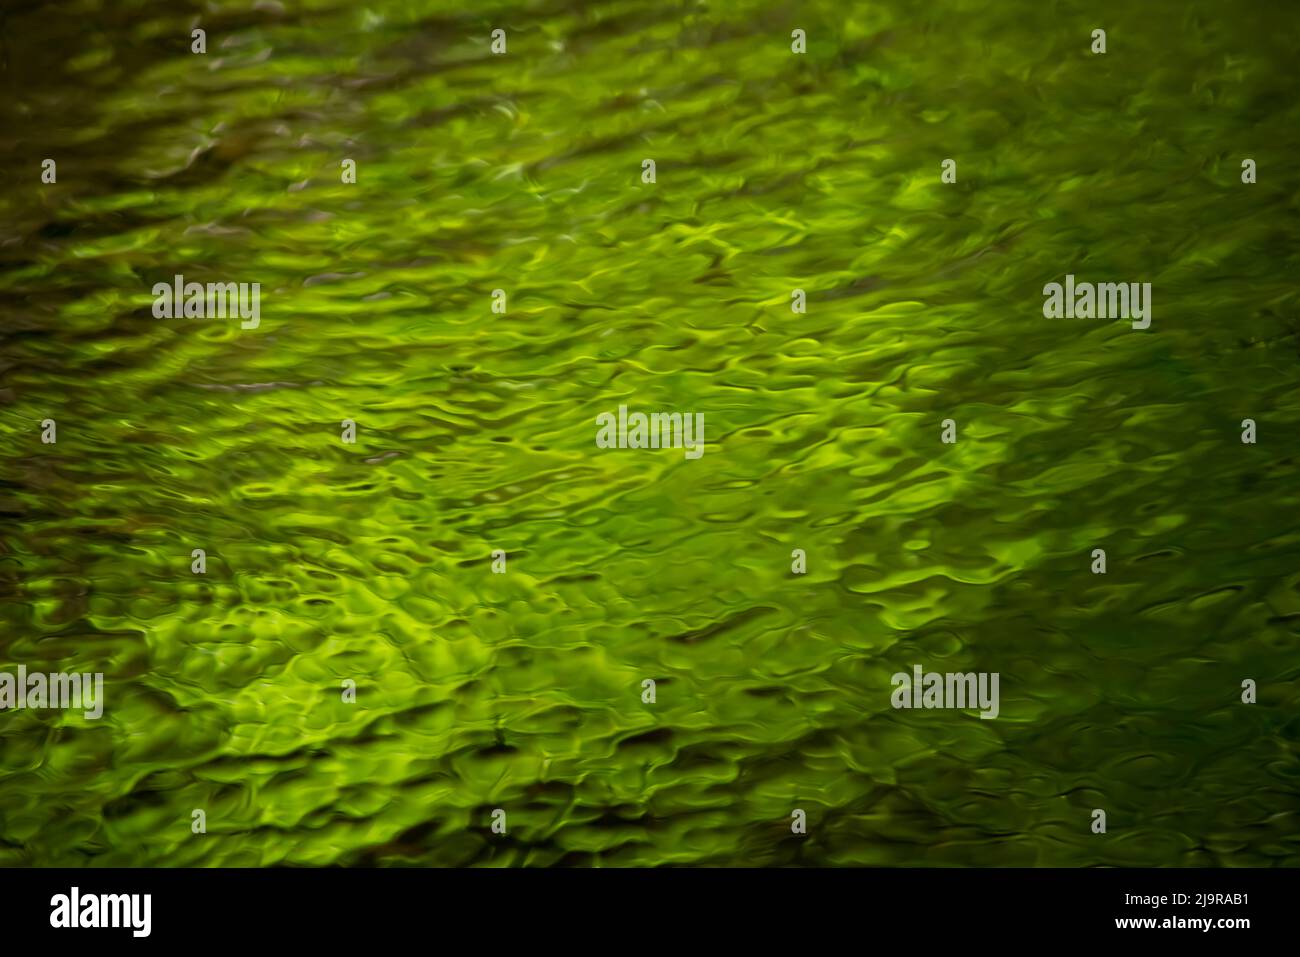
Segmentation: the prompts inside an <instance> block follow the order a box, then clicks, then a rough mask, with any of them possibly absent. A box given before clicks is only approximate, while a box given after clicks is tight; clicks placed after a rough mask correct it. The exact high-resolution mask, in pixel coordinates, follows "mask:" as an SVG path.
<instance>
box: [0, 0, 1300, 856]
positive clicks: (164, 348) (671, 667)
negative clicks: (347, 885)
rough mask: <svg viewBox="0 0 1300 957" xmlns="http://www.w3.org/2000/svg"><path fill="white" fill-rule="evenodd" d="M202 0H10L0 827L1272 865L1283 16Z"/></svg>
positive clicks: (1278, 777)
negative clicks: (652, 174)
mask: <svg viewBox="0 0 1300 957" xmlns="http://www.w3.org/2000/svg"><path fill="white" fill-rule="evenodd" d="M222 9H223V10H224V11H225V12H221V13H213V12H211V10H209V9H207V8H200V6H199V5H197V4H175V3H161V2H129V0H114V2H112V3H108V2H104V3H102V4H101V3H94V2H86V3H81V4H76V5H72V7H71V9H68V8H67V7H64V8H62V9H61V12H55V9H54V8H53V7H46V6H44V5H40V4H34V3H27V4H22V5H19V6H17V7H15V8H10V9H8V10H7V11H6V13H5V14H3V19H0V36H2V37H3V41H2V43H0V62H3V65H4V70H3V76H4V81H5V90H6V96H5V97H4V98H3V104H2V105H0V151H2V154H3V155H2V160H3V162H0V166H2V167H3V176H4V190H3V199H2V200H0V203H2V206H0V210H2V212H3V215H2V216H0V222H2V223H3V227H2V230H0V270H2V272H0V325H2V327H3V328H2V329H0V523H2V524H0V532H2V535H0V595H2V596H3V601H2V603H0V670H2V671H7V672H13V671H15V670H16V668H17V667H18V666H19V665H25V666H26V667H27V669H28V670H29V671H36V670H40V671H46V672H49V671H84V672H94V671H101V672H103V673H104V675H105V697H106V702H105V712H104V716H103V718H102V719H100V720H98V721H95V720H88V719H86V718H84V717H83V715H82V714H81V713H80V711H62V710H53V709H48V710H30V709H27V710H11V711H5V712H0V864H5V865H74V866H75V865H270V864H293V865H325V864H349V865H368V864H421V865H469V864H475V865H494V866H501V865H550V864H564V865H604V866H616V865H682V864H709V865H770V864H819V865H850V864H871V865H944V866H947V865H968V864H977V865H1097V864H1100V865H1233V866H1236V865H1274V864H1289V865H1295V864H1297V863H1300V842H1298V841H1297V837H1296V835H1297V833H1298V832H1300V828H1298V827H1297V823H1298V822H1297V808H1298V807H1300V804H1298V802H1297V786H1298V784H1300V768H1298V765H1297V760H1296V751H1297V739H1298V738H1300V724H1298V723H1297V718H1296V714H1297V704H1298V703H1300V682H1298V680H1297V679H1298V675H1300V664H1298V659H1297V654H1296V651H1297V641H1296V640H1297V633H1298V631H1300V523H1298V522H1297V515H1298V514H1300V513H1298V512H1297V505H1298V504H1300V482H1298V481H1297V478H1298V477H1300V469H1298V468H1297V462H1296V451H1297V448H1298V446H1297V439H1298V438H1300V376H1298V375H1297V362H1298V360H1300V321H1298V320H1297V318H1296V307H1297V295H1296V285H1295V277H1296V275H1297V265H1298V260H1300V253H1298V246H1297V236H1298V235H1300V231H1298V228H1297V227H1298V225H1300V222H1298V220H1297V195H1298V194H1297V185H1296V184H1297V182H1298V181H1300V179H1298V176H1300V174H1298V173H1297V157H1300V98H1297V96H1296V92H1297V89H1296V87H1297V84H1296V73H1295V63H1294V60H1295V40H1296V36H1297V26H1298V25H1300V10H1296V9H1294V8H1288V7H1287V6H1286V5H1283V4H1256V3H1235V4H1222V3H1208V2H1200V0H1193V2H1188V0H1181V2H1159V3H1144V4H1132V3H1127V2H1106V3H1089V4H1083V3H1046V2H1044V3H1019V4H1011V3H1000V4H981V3H961V2H945V3H942V4H914V3H903V2H898V0H895V2H888V3H872V4H851V5H850V4H844V3H835V2H808V3H802V4H784V3H777V2H774V0H757V2H727V3H720V2H713V3H671V2H667V0H664V2H608V3H582V4H578V3H572V2H567V0H565V2H561V0H544V2H538V3H524V2H519V0H512V2H507V3H475V4H469V3H466V4H453V3H448V2H423V3H416V2H411V3H362V4H339V3H309V4H302V5H298V4H288V3H286V4H284V5H283V6H281V5H280V4H276V3H265V4H261V5H259V6H257V7H254V6H253V5H251V4H228V5H224V6H223V8H222ZM196 23H197V24H198V25H201V26H203V27H204V28H205V29H206V30H207V33H208V37H207V43H208V52H207V53H206V55H194V54H191V53H190V52H189V43H190V39H189V37H190V30H191V28H192V27H193V26H194V25H195V24H196ZM496 27H502V28H504V29H506V30H507V35H508V52H507V53H506V54H505V55H504V56H494V55H492V54H491V53H490V51H489V48H488V44H489V34H490V32H491V30H492V29H493V28H496ZM1097 27H1101V28H1104V29H1106V31H1107V43H1108V51H1107V53H1105V54H1104V55H1093V54H1092V53H1091V52H1090V50H1089V46H1090V42H1091V40H1090V34H1091V31H1092V30H1093V29H1094V28H1097ZM795 28H800V29H803V30H805V31H807V36H808V51H807V53H806V54H804V55H795V54H792V53H791V52H790V33H791V30H793V29H795ZM46 157H52V158H55V159H56V161H57V164H58V166H57V172H58V179H57V182H56V183H55V184H52V185H43V184H42V183H41V181H40V170H41V160H42V159H43V158H46ZM1246 157H1250V158H1253V159H1254V160H1255V161H1256V163H1257V164H1258V182H1257V183H1256V184H1254V185H1245V184H1243V183H1242V182H1241V160H1242V159H1243V158H1246ZM344 158H351V159H353V160H355V161H356V164H357V181H356V183H355V184H345V183H342V182H341V181H340V180H341V176H340V164H341V161H342V160H343V159H344ZM647 158H650V159H654V160H655V161H656V164H657V181H656V182H655V183H654V184H652V185H651V184H644V183H642V181H641V164H642V160H643V159H647ZM946 158H953V159H955V160H956V161H957V164H958V167H957V176H958V180H957V182H956V183H955V184H947V185H946V184H942V183H941V182H940V163H941V162H942V161H943V160H944V159H946ZM176 273H182V274H184V276H185V278H186V279H187V280H193V281H199V282H250V283H251V282H259V283H261V323H260V326H259V327H258V328H257V329H254V330H243V329H240V327H239V323H238V322H237V321H233V320H229V319H225V320H222V319H155V318H154V316H153V313H152V305H153V296H152V293H151V287H152V286H153V284H154V283H156V282H160V281H161V282H169V281H170V280H171V278H172V276H173V275H174V274H176ZM1067 273H1072V274H1074V275H1075V276H1076V277H1077V278H1078V279H1079V280H1081V281H1083V280H1087V281H1093V282H1103V281H1115V282H1120V281H1123V282H1129V281H1134V282H1137V281H1143V282H1150V283H1152V285H1153V297H1152V307H1153V308H1152V323H1151V327H1150V329H1147V330H1145V331H1139V330H1134V329H1132V328H1130V325H1129V323H1128V322H1125V321H1121V320H1099V319H1098V320H1086V319H1078V320H1049V319H1045V318H1044V317H1043V314H1042V305H1043V295H1042V288H1043V285H1044V284H1045V283H1048V282H1053V281H1056V282H1062V281H1063V280H1064V277H1065V275H1066V274H1067ZM498 288H500V289H503V290H504V291H505V292H506V293H507V296H508V306H507V310H506V313H505V314H504V315H498V314H494V313H493V312H492V310H491V294H492V291H493V290H494V289H498ZM795 288H801V289H804V290H806V291H807V300H808V302H807V312H806V314H796V313H794V312H792V311H791V308H790V294H791V290H793V289H795ZM619 404H626V405H628V406H629V408H631V409H632V410H634V411H635V410H640V411H645V412H651V411H681V412H700V413H704V415H705V420H706V433H705V438H706V442H707V447H706V450H705V452H704V454H703V456H702V457H701V458H699V459H697V460H688V459H686V458H685V457H684V456H683V454H682V451H681V450H653V451H635V450H617V449H615V450H605V449H599V448H597V447H596V446H595V442H594V439H595V432H596V426H595V417H596V416H597V415H598V414H600V413H602V412H607V411H614V410H616V409H617V407H618V406H619ZM47 418H52V419H54V420H55V421H56V423H57V444H53V445H48V444H43V443H42V442H41V422H42V420H44V419H47ZM947 418H952V419H954V420H955V421H956V423H957V428H958V441H957V443H956V444H955V445H945V444H943V443H941V442H940V427H941V426H940V423H941V422H942V420H944V419H947ZM1244 418H1252V419H1254V420H1256V422H1257V425H1258V436H1259V440H1258V443H1257V444H1255V445H1245V444H1242V442H1241V438H1240V436H1241V420H1242V419H1244ZM345 419H352V420H354V421H355V422H356V423H357V429H358V433H357V442H356V444H355V445H348V444H345V443H343V442H342V441H341V440H340V430H341V423H342V421H343V420H345ZM195 548H202V549H205V550H206V552H207V556H208V558H207V561H208V566H207V573H206V575H202V576H200V575H195V574H192V572H191V569H190V563H191V557H190V555H191V550H192V549H195ZM796 548H797V549H803V550H805V551H806V554H807V562H808V566H807V574H805V575H796V574H792V572H791V553H792V551H793V550H794V549H796ZM1094 548H1104V549H1106V552H1107V555H1108V570H1107V573H1106V574H1105V575H1104V576H1102V575H1093V574H1092V573H1091V572H1090V570H1089V568H1090V564H1091V552H1092V549H1094ZM494 549H503V550H504V551H505V552H506V553H507V555H508V559H507V570H506V573H505V574H494V573H493V571H492V551H493V550H494ZM914 664H921V665H922V666H924V667H925V668H926V669H927V670H936V671H941V672H950V671H951V672H956V671H961V672H966V671H989V672H998V673H999V674H1000V677H1001V708H1000V715H999V717H998V718H997V720H992V721H988V720H980V719H979V718H978V716H977V714H976V713H975V712H974V711H970V710H966V711H957V710H929V711H926V710H919V711H908V710H895V709H893V708H892V707H891V706H890V691H891V686H890V676H891V675H892V674H894V673H895V672H899V671H905V672H910V670H911V668H912V666H913V665H914ZM647 678H651V679H654V680H655V681H656V682H657V699H656V701H655V703H653V704H646V703H643V701H642V682H643V681H644V680H645V679H647ZM1248 678H1249V679H1253V680H1255V681H1256V682H1257V683H1258V702H1257V703H1256V704H1253V705H1250V704H1243V703H1242V702H1241V682H1242V681H1243V680H1244V679H1248ZM345 679H352V680H354V681H355V682H356V687H357V699H356V702H355V703H347V702H345V701H343V700H342V695H341V687H342V683H343V682H344V680H345ZM495 808H502V809H504V810H505V811H506V813H507V820H508V828H507V833H506V834H494V833H493V832H492V829H491V823H492V821H491V814H492V811H493V809H495ZM795 808H799V809H803V810H805V811H806V812H807V817H808V833H807V834H806V835H803V836H799V835H795V834H792V833H791V827H790V820H791V811H792V810H793V809H795ZM1094 808H1101V809H1104V810H1105V811H1106V812H1107V816H1108V831H1107V833H1106V834H1104V835H1102V834H1093V833H1092V832H1091V829H1090V825H1091V822H1092V818H1091V812H1092V809H1094ZM194 809H203V810H204V811H205V813H206V816H207V833H206V834H193V833H191V820H192V818H191V814H192V811H193V810H194Z"/></svg>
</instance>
